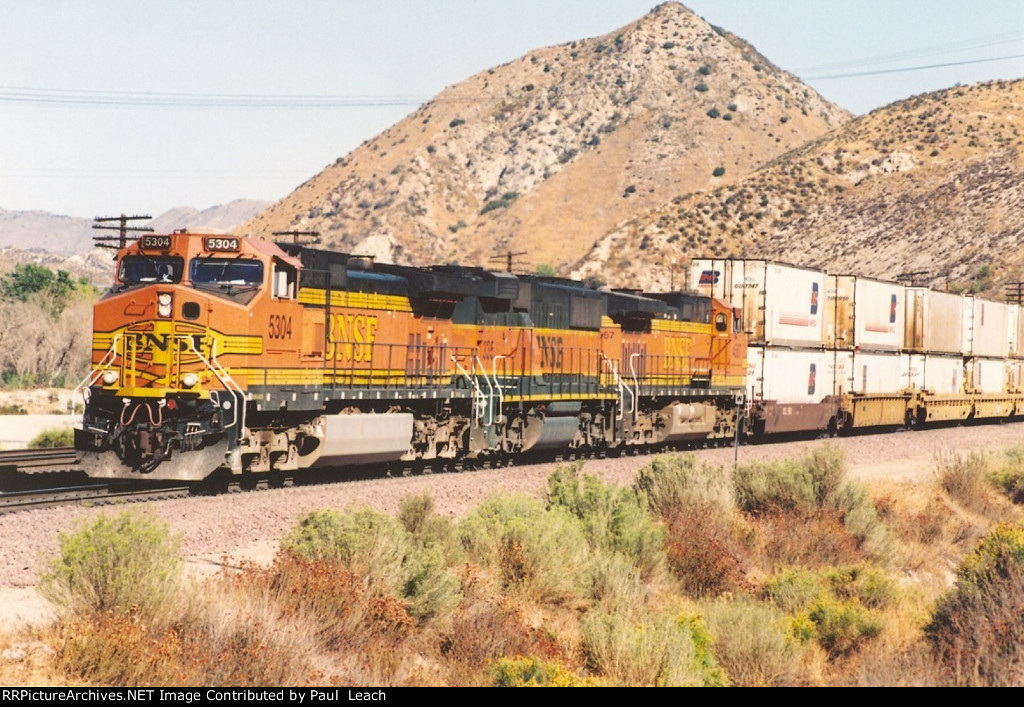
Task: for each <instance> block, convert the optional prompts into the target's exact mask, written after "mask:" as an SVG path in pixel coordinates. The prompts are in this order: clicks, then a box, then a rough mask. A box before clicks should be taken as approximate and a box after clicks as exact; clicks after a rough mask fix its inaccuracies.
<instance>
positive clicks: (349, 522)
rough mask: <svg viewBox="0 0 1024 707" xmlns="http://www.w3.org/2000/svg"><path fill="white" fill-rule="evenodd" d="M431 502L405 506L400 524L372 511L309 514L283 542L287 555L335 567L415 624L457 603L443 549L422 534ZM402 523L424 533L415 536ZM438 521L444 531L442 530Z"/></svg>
mask: <svg viewBox="0 0 1024 707" xmlns="http://www.w3.org/2000/svg"><path fill="white" fill-rule="evenodd" d="M425 503H426V504H428V505H429V503H430V502H428V501H425V500H424V499H420V500H419V501H417V500H413V501H411V502H409V503H407V504H406V505H404V506H403V517H402V521H399V520H398V519H395V518H392V517H391V516H388V515H386V514H384V513H380V512H378V511H374V510H371V509H359V510H348V511H344V512H338V511H334V510H326V511H323V510H321V511H313V512H311V513H310V514H308V515H307V516H306V517H305V518H303V519H302V520H301V521H300V522H299V524H298V525H297V526H296V527H295V528H293V529H292V531H291V532H290V533H289V534H288V535H287V536H286V537H285V539H284V540H283V541H282V544H281V547H282V550H283V551H284V552H285V553H289V554H293V555H296V556H298V557H302V558H305V559H307V560H320V561H324V562H326V563H329V564H333V565H337V566H338V567H340V568H342V569H343V570H345V571H346V572H348V573H349V574H350V575H351V576H353V577H355V578H357V581H359V582H360V583H361V584H362V585H363V586H364V587H365V588H366V589H367V590H368V591H370V592H371V593H373V594H378V595H383V596H388V597H392V598H397V599H400V600H402V601H404V602H405V603H406V608H407V610H408V611H409V612H410V613H411V614H412V615H413V616H415V617H417V618H419V619H427V618H430V617H432V616H435V615H437V614H438V613H440V612H443V611H445V610H447V609H449V608H450V607H452V606H453V605H454V604H455V603H457V602H458V598H459V590H458V580H457V578H456V577H455V575H454V573H453V572H452V570H451V569H450V568H449V566H448V563H447V559H446V554H445V544H444V543H443V542H441V541H439V540H438V539H437V538H435V537H431V536H429V535H428V534H426V531H427V530H430V529H431V528H435V527H436V526H435V525H434V524H433V523H431V520H430V514H429V508H425V507H424V504H425ZM402 522H405V523H406V524H408V525H411V526H413V527H414V528H415V529H417V530H418V531H420V532H421V533H423V534H422V535H419V536H414V535H411V534H410V533H409V531H407V530H406V528H405V527H403V525H402ZM443 524H444V523H443V521H442V525H443Z"/></svg>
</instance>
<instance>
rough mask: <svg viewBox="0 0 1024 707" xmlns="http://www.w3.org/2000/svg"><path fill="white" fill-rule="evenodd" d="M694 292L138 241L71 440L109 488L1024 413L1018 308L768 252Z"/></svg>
mask: <svg viewBox="0 0 1024 707" xmlns="http://www.w3.org/2000/svg"><path fill="white" fill-rule="evenodd" d="M692 283H693V288H692V291H686V292H668V293H643V292H639V291H635V290H608V289H598V288H594V287H589V286H587V285H585V284H584V283H580V282H576V281H572V280H566V279H560V278H549V277H539V276H534V275H514V274H512V273H505V272H493V271H489V270H486V269H482V268H473V267H460V266H452V265H445V266H433V267H407V266H399V265H392V264H382V263H376V262H374V260H373V259H372V258H369V257H364V256H358V255H351V254H345V253H338V252H333V251H329V250H322V249H316V248H313V247H310V246H308V245H303V244H298V243H271V242H268V241H264V240H258V239H251V238H242V237H237V236H231V235H223V234H216V233H190V232H187V231H179V232H175V233H171V234H167V235H152V234H147V235H143V236H141V237H139V238H138V239H136V240H135V241H134V242H131V243H128V244H126V245H125V247H123V248H121V249H120V250H118V252H117V255H116V258H115V274H114V282H113V285H112V286H111V288H110V289H109V291H108V292H107V293H106V294H105V295H104V296H103V297H102V299H101V300H100V301H99V302H98V303H97V304H96V307H95V312H94V333H93V357H92V370H91V372H90V374H89V376H88V377H87V378H86V379H85V380H84V381H83V382H82V385H81V386H80V389H81V391H82V393H83V395H84V397H85V412H84V415H83V419H82V425H81V428H80V429H76V431H75V446H76V448H77V450H78V452H79V457H80V460H81V463H82V465H83V466H84V468H85V469H86V471H87V473H89V474H90V475H92V476H96V477H114V478H130V479H152V480H184V481H202V480H204V479H207V478H208V477H210V476H217V477H226V476H237V477H239V478H240V479H241V480H242V481H243V482H245V481H246V480H250V481H251V480H253V479H256V478H258V477H260V476H264V475H265V476H267V477H268V478H269V479H270V480H271V481H274V480H276V479H283V478H284V477H285V476H286V475H289V474H294V473H297V472H301V470H304V469H310V468H315V467H339V466H341V467H343V466H346V465H362V464H371V463H384V464H405V463H410V464H414V463H420V462H423V463H433V464H444V463H448V462H452V463H455V462H464V463H474V462H479V461H488V460H494V461H498V462H500V461H503V460H506V459H509V458H514V457H516V456H518V455H522V454H525V453H528V452H531V451H535V450H560V451H564V452H570V451H575V452H577V453H581V454H591V453H598V454H599V453H608V454H616V453H621V452H623V451H625V450H629V449H646V448H656V447H659V446H662V445H688V444H694V445H704V444H715V443H729V442H732V441H733V440H736V439H738V438H739V437H740V436H765V435H773V434H777V433H780V432H794V431H812V432H813V431H826V432H828V431H830V432H838V431H841V430H843V429H851V428H858V427H876V426H889V425H897V424H898V425H919V424H927V423H929V422H934V421H940V420H961V419H968V418H987V417H991V418H1007V417H1012V416H1014V415H1019V414H1022V413H1024V389H1022V385H1021V373H1022V371H1021V366H1022V364H1024V360H1020V361H1018V358H1017V353H1018V352H1017V347H1016V342H1017V341H1019V340H1020V337H1019V335H1018V334H1017V328H1018V327H1020V326H1022V325H1024V322H1021V317H1020V316H1019V311H1018V310H1019V308H1018V307H1016V306H1012V305H1005V304H1000V303H994V302H987V301H984V300H979V299H976V298H971V297H957V296H953V295H946V294H945V293H937V292H933V291H931V290H927V289H923V288H907V287H904V286H902V285H899V284H896V283H884V282H880V281H874V280H867V279H865V278H858V277H853V276H849V277H847V276H834V275H827V274H826V273H824V272H820V271H815V270H809V269H806V268H797V267H794V266H788V265H784V264H780V263H772V262H769V261H763V260H748V261H743V260H724V261H719V260H696V261H694V262H693V273H692ZM954 324H955V327H954ZM954 329H955V332H954ZM908 342H909V344H908Z"/></svg>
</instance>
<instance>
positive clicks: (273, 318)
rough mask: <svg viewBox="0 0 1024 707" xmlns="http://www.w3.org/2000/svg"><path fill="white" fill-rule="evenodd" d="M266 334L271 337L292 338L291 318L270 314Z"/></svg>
mask: <svg viewBox="0 0 1024 707" xmlns="http://www.w3.org/2000/svg"><path fill="white" fill-rule="evenodd" d="M267 336H269V337H270V338H271V339H290V338H292V318H291V317H286V316H284V315H277V314H271V315H270V322H269V323H268V324H267Z"/></svg>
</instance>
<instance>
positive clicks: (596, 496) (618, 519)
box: [547, 465, 665, 581]
mask: <svg viewBox="0 0 1024 707" xmlns="http://www.w3.org/2000/svg"><path fill="white" fill-rule="evenodd" d="M547 501H548V507H549V508H556V507H561V508H564V509H566V510H567V511H569V512H570V513H572V514H573V515H574V516H576V517H577V518H579V519H580V521H581V522H582V523H583V527H584V528H585V530H586V533H587V539H588V540H589V542H590V546H591V548H593V549H594V550H604V551H608V552H614V553H621V554H622V555H624V556H625V557H627V558H628V559H629V560H630V561H631V562H633V563H634V564H635V565H636V567H637V568H638V569H639V570H640V573H641V576H642V578H643V579H644V580H645V581H648V580H650V579H651V578H652V577H653V576H655V575H657V574H658V573H659V572H660V571H661V570H662V569H663V568H664V566H665V551H664V548H663V545H662V540H663V537H664V532H663V530H662V528H661V527H660V526H659V525H657V524H656V523H655V521H654V517H653V516H652V515H651V513H650V512H649V511H648V504H647V499H646V497H645V496H644V495H643V493H637V492H635V491H633V490H631V489H629V488H624V487H622V486H614V485H611V484H605V483H602V482H601V481H600V479H598V478H597V477H596V476H592V475H589V474H588V475H586V476H584V477H583V479H582V485H581V484H580V467H579V465H572V466H563V467H561V468H559V469H558V470H557V471H555V473H554V474H552V475H551V476H550V477H549V478H548V494H547Z"/></svg>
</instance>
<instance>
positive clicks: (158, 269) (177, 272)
mask: <svg viewBox="0 0 1024 707" xmlns="http://www.w3.org/2000/svg"><path fill="white" fill-rule="evenodd" d="M184 269H185V260H184V259H183V258H179V257H176V256H162V257H152V256H148V255H126V256H125V257H124V258H122V259H121V265H120V267H119V268H118V272H117V279H118V280H120V281H121V282H123V283H124V284H126V285H139V284H143V283H150V282H164V283H166V282H181V274H182V272H183V271H184Z"/></svg>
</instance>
